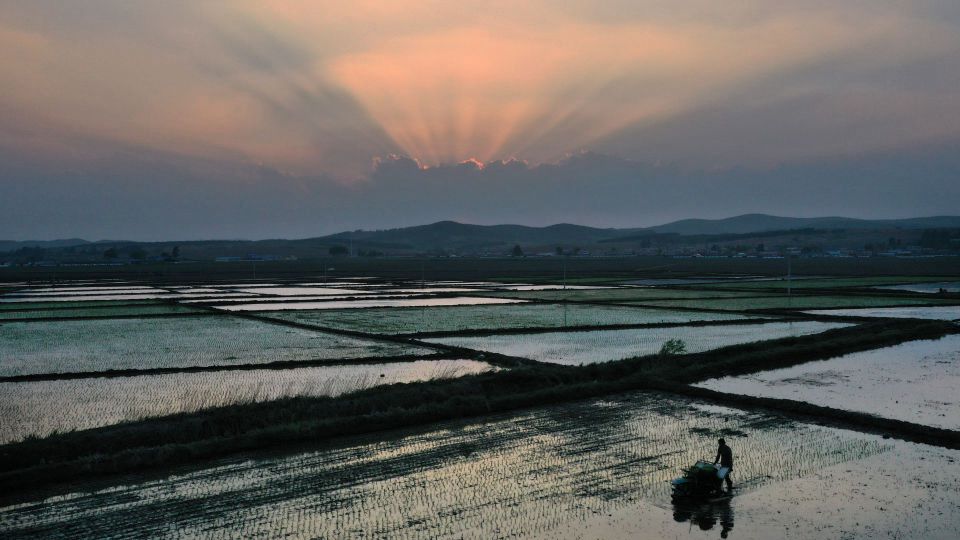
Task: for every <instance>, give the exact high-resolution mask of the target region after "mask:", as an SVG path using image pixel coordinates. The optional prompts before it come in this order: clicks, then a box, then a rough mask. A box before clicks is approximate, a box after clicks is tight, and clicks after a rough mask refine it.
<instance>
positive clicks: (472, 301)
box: [220, 296, 523, 311]
mask: <svg viewBox="0 0 960 540" xmlns="http://www.w3.org/2000/svg"><path fill="white" fill-rule="evenodd" d="M519 302H523V300H514V299H511V298H483V297H472V296H458V297H453V298H377V299H365V298H358V299H356V300H343V301H331V302H257V303H255V304H237V305H229V306H222V307H221V308H220V309H225V310H227V311H278V310H285V309H359V308H377V307H431V306H432V307H441V306H475V305H481V304H516V303H519Z"/></svg>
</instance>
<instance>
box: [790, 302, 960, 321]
mask: <svg viewBox="0 0 960 540" xmlns="http://www.w3.org/2000/svg"><path fill="white" fill-rule="evenodd" d="M804 313H808V314H811V315H836V316H838V317H891V318H895V319H936V320H941V321H956V320H960V306H924V307H900V308H865V309H819V310H813V311H805V312H804Z"/></svg>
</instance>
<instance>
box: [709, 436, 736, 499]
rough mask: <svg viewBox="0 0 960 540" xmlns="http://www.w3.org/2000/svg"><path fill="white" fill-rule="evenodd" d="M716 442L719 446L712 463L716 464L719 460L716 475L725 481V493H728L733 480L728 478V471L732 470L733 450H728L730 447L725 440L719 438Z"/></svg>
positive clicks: (731, 489)
mask: <svg viewBox="0 0 960 540" xmlns="http://www.w3.org/2000/svg"><path fill="white" fill-rule="evenodd" d="M717 442H718V443H719V446H718V447H717V457H716V458H715V459H714V460H713V464H714V465H716V464H717V462H720V469H719V470H718V471H717V475H718V476H720V478H722V479H723V480H724V481H725V482H726V483H727V493H730V492H731V491H733V481H732V480H730V473H731V472H733V450H730V447H729V446H727V441H725V440H723V439H720V440H719V441H717Z"/></svg>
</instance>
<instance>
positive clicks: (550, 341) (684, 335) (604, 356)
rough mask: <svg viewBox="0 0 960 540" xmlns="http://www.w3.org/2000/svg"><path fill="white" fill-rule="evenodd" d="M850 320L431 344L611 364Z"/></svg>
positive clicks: (825, 327)
mask: <svg viewBox="0 0 960 540" xmlns="http://www.w3.org/2000/svg"><path fill="white" fill-rule="evenodd" d="M844 326H848V325H847V324H838V323H820V322H810V321H799V322H790V323H765V324H736V325H723V326H695V327H683V326H677V327H664V328H635V329H627V330H593V331H585V332H551V333H543V334H513V335H493V336H479V337H474V336H466V337H448V338H447V337H445V338H435V339H429V340H427V341H429V342H432V343H441V344H444V345H453V346H456V347H466V348H469V349H477V350H481V351H490V352H494V353H498V354H505V355H510V356H519V357H523V358H529V359H532V360H537V361H540V362H551V363H557V364H565V365H578V364H590V363H594V362H609V361H612V360H620V359H623V358H630V357H633V356H642V355H647V354H656V353H657V352H659V351H660V348H661V347H662V346H663V344H664V343H665V342H666V341H667V340H670V339H681V340H683V342H684V345H685V348H686V352H689V353H693V352H702V351H706V350H710V349H715V348H718V347H725V346H728V345H736V344H740V343H750V342H753V341H760V340H767V339H777V338H782V337H787V336H803V335H808V334H815V333H819V332H825V331H827V330H830V329H832V328H841V327H844Z"/></svg>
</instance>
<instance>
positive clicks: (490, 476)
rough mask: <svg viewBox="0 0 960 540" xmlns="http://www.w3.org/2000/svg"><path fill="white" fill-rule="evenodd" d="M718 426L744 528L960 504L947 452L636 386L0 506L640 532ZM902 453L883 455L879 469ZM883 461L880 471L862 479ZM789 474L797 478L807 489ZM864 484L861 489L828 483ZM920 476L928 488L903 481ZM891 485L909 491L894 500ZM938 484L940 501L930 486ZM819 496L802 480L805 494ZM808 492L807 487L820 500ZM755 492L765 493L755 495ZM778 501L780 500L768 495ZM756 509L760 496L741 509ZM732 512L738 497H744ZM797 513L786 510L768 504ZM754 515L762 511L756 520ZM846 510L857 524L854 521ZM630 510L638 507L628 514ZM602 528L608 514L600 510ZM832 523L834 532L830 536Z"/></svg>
mask: <svg viewBox="0 0 960 540" xmlns="http://www.w3.org/2000/svg"><path fill="white" fill-rule="evenodd" d="M718 436H725V437H726V438H727V440H728V441H729V442H730V444H731V446H733V448H734V451H735V455H736V459H737V462H736V467H735V475H736V476H735V477H734V478H735V481H736V482H737V485H738V486H740V489H741V494H743V495H746V496H744V497H740V498H738V499H737V500H738V501H740V500H742V501H743V502H737V504H742V505H746V506H745V508H753V511H744V512H742V513H739V514H738V516H739V517H738V519H739V520H741V521H738V523H739V524H740V525H739V526H740V527H741V528H744V529H747V528H752V527H760V528H761V530H764V531H766V530H767V529H762V528H763V527H772V528H775V529H776V530H783V527H784V526H785V525H789V526H790V527H791V528H799V531H800V533H799V534H800V535H801V537H807V536H806V535H805V534H804V532H803V531H805V530H807V531H808V532H809V533H810V534H809V537H810V538H816V537H822V536H823V534H822V531H817V530H816V529H815V528H814V526H815V525H817V524H818V520H820V519H822V516H821V515H820V514H818V513H816V512H810V513H809V514H806V515H805V517H804V516H803V515H800V516H795V515H794V514H792V513H791V509H792V508H793V507H794V506H796V505H798V504H809V503H808V502H807V501H810V500H812V501H818V502H819V503H820V504H823V505H824V506H825V509H826V510H830V508H832V509H833V511H836V510H838V509H839V510H843V513H842V516H840V517H838V518H837V521H836V524H838V525H842V526H847V525H849V526H851V527H852V526H853V518H854V517H856V518H859V519H866V518H865V517H864V516H865V514H864V512H866V510H864V507H868V508H873V507H876V506H880V505H882V506H883V507H884V510H883V512H881V513H877V514H876V515H874V514H873V513H871V516H872V517H870V519H872V520H873V521H872V526H871V527H870V529H869V530H870V531H872V532H877V531H883V530H887V529H884V528H883V527H892V528H891V529H890V530H895V529H896V528H898V527H899V530H901V531H906V533H907V534H908V535H910V536H924V537H944V535H945V534H949V533H950V531H953V530H954V528H955V524H956V520H957V519H958V518H960V508H957V506H956V505H955V504H954V503H953V499H951V498H950V497H949V496H948V495H949V494H953V493H955V492H956V489H957V486H956V483H955V482H956V480H955V476H953V475H944V474H943V464H944V463H945V457H946V458H949V459H953V458H956V457H958V456H960V452H956V451H952V452H949V453H940V452H937V451H932V450H930V449H929V448H927V447H923V446H921V445H910V444H908V443H895V444H891V443H889V442H885V441H882V440H881V439H880V438H879V437H873V436H864V435H857V434H853V433H851V432H845V431H840V430H834V429H829V428H822V427H815V426H809V425H803V424H796V423H793V422H789V421H784V420H783V419H782V418H778V417H773V416H768V415H763V414H752V413H743V412H738V411H734V410H730V409H722V408H718V407H705V406H700V405H697V404H696V403H691V402H687V401H684V400H671V399H669V398H666V397H665V396H662V395H658V394H636V395H632V396H627V397H618V398H615V399H612V400H593V401H590V402H585V403H576V404H570V405H567V406H563V407H550V408H542V409H535V410H531V411H528V412H525V413H522V414H519V415H501V416H496V417H491V418H487V419H485V420H484V421H482V422H451V423H447V424H445V425H442V426H439V427H438V428H437V429H433V430H430V431H426V432H417V433H413V434H409V435H405V436H400V437H398V438H395V439H390V440H385V441H382V440H369V441H362V440H361V441H359V442H354V443H351V444H347V445H344V446H340V447H334V448H331V449H326V450H322V451H317V452H307V453H301V454H296V455H292V456H278V457H264V458H259V459H245V460H240V461H236V460H235V461H229V462H223V463H219V464H216V465H214V466H212V467H209V468H206V469H203V470H198V471H194V472H186V473H182V474H179V475H174V476H170V477H164V478H162V479H145V480H143V481H140V482H131V483H129V484H128V485H125V486H122V487H115V488H106V489H100V490H98V491H95V492H93V493H90V492H86V491H84V492H76V493H70V494H67V495H64V496H60V497H57V498H52V499H48V500H45V501H41V502H36V503H26V504H20V505H16V506H11V507H6V508H2V509H0V518H2V519H0V523H2V525H0V531H3V532H4V533H5V534H7V535H30V534H32V535H64V534H66V535H70V534H73V535H76V534H82V535H85V536H91V537H93V536H104V535H111V534H115V533H116V532H117V531H123V533H124V534H126V535H130V536H140V537H148V536H149V537H155V536H182V537H194V536H205V537H213V538H218V537H223V538H228V537H239V536H244V537H249V536H267V535H270V536H276V535H289V536H297V537H320V538H333V537H352V536H359V535H363V536H370V537H391V538H422V537H457V538H494V537H496V538H503V537H530V536H533V537H545V536H550V537H562V536H564V532H563V531H565V530H567V528H568V527H571V526H572V527H574V529H575V530H580V529H579V528H581V527H582V524H583V523H585V522H587V521H588V520H595V519H597V518H598V517H601V518H603V519H604V520H605V519H606V518H608V517H612V516H619V515H623V516H626V515H634V516H635V515H636V514H637V513H638V512H642V513H643V515H644V516H645V517H648V521H647V522H645V523H643V528H642V530H645V531H650V530H652V531H661V530H666V531H670V532H676V533H677V534H680V533H686V532H687V529H688V526H687V525H686V524H676V523H674V514H673V513H672V510H671V507H670V504H669V494H668V490H669V489H670V487H669V484H668V480H669V479H670V478H672V477H673V476H675V475H676V474H677V473H678V471H679V470H680V469H681V468H682V467H685V466H687V465H689V464H690V463H692V462H693V461H695V460H696V459H697V458H702V457H708V454H709V453H711V452H712V450H713V449H714V448H715V445H716V442H715V440H716V437H718ZM881 463H895V464H896V466H892V467H878V464H881ZM878 468H882V469H883V471H882V472H883V473H884V474H882V475H881V474H869V471H875V470H876V469H878ZM796 482H805V483H806V485H805V487H804V489H803V491H802V492H799V493H800V495H799V496H798V495H796V494H797V493H798V492H797V491H796V490H797V487H795V483H796ZM852 482H856V483H857V485H858V490H857V493H858V494H862V497H863V498H862V499H859V500H850V497H851V496H850V495H848V494H843V493H838V491H839V490H838V489H837V486H838V485H841V484H843V483H852ZM913 483H918V484H919V485H922V486H923V487H924V489H910V488H908V487H907V486H909V485H912V484H913ZM891 484H894V485H899V486H902V487H901V488H900V489H898V490H896V491H897V493H896V495H894V496H891V495H890V493H889V486H890V485H891ZM930 490H934V491H935V492H936V493H940V494H942V495H944V496H940V497H932V498H931V497H930ZM808 492H812V493H808ZM812 495H816V496H812ZM750 501H760V503H759V505H758V503H751V502H750ZM773 501H776V502H773ZM751 504H753V505H754V506H750V505H751ZM738 508H739V507H738ZM780 512H783V513H784V514H790V519H789V520H787V518H782V520H779V519H780V518H778V517H776V516H779V513H780ZM754 515H756V516H763V519H756V518H753V519H752V518H751V517H750V516H754ZM845 519H850V522H849V523H848V522H847V521H845ZM634 522H635V519H634ZM601 525H605V527H604V528H603V529H601V530H614V529H611V528H610V527H612V526H614V525H615V522H613V521H610V522H606V521H601ZM828 536H829V535H828Z"/></svg>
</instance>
